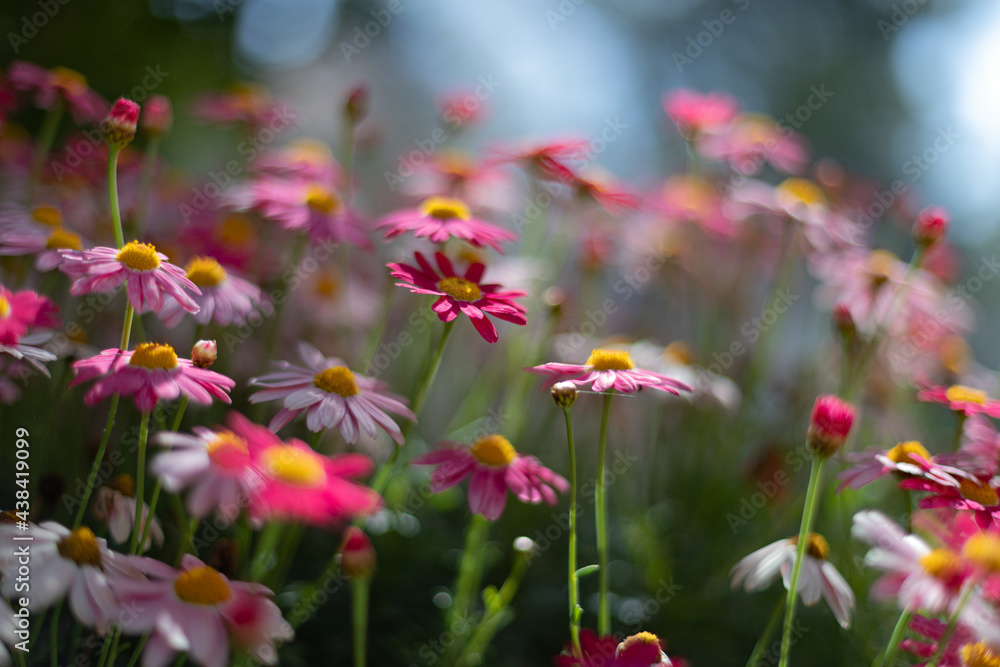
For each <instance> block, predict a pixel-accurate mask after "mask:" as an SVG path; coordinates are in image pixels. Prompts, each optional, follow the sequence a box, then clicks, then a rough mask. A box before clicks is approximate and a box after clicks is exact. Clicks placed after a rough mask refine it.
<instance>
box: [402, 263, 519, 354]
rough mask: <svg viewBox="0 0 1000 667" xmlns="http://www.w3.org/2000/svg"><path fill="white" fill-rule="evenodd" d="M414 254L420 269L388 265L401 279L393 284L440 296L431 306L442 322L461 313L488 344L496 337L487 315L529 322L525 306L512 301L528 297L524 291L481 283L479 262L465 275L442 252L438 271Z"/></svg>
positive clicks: (494, 329)
mask: <svg viewBox="0 0 1000 667" xmlns="http://www.w3.org/2000/svg"><path fill="white" fill-rule="evenodd" d="M413 256H414V258H415V259H416V260H417V264H418V265H419V268H418V267H416V266H411V265H409V264H388V265H387V266H388V267H389V269H390V270H391V271H392V277H393V278H399V279H400V280H402V281H403V282H399V283H396V285H397V286H398V287H408V288H409V289H410V291H411V292H414V293H415V294H430V295H432V296H438V297H440V298H439V299H438V300H437V301H435V302H434V305H433V306H431V309H432V310H433V311H434V312H435V313H437V316H438V318H439V319H440V320H441V321H442V322H451V321H452V320H454V319H455V318H456V317H458V314H459V313H463V314H464V315H466V316H468V318H469V319H470V320H471V321H472V326H474V327H475V328H476V331H478V332H479V335H480V336H482V337H483V339H484V340H485V341H486V342H487V343H495V342H497V340H498V339H499V336H498V335H497V330H496V327H495V326H493V322H492V321H490V318H488V317H487V314H489V315H493V316H494V317H497V318H499V319H501V320H504V321H505V322H513V323H514V324H518V325H521V326H524V325H525V324H527V323H528V320H527V318H526V317H525V313H526V312H527V309H526V308H525V307H524V306H522V305H521V304H519V303H516V302H515V301H514V299H519V298H521V297H523V296H527V293H525V292H518V291H500V285H497V284H494V283H481V282H480V281H481V280H482V278H483V273H484V272H485V271H486V267H485V266H483V264H481V263H480V262H474V263H472V264H471V265H470V266H469V268H468V269H466V271H465V276H459V275H458V274H457V273H456V272H455V269H454V267H453V266H452V263H451V260H450V259H448V258H447V257H445V255H444V253H440V252H436V253H434V259H435V260H436V262H437V270H435V269H434V267H433V266H431V263H430V262H428V261H427V259H426V258H424V256H423V255H422V254H421V253H419V252H417V253H414V255H413Z"/></svg>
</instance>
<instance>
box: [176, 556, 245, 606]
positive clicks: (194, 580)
mask: <svg viewBox="0 0 1000 667" xmlns="http://www.w3.org/2000/svg"><path fill="white" fill-rule="evenodd" d="M174 593H176V594H177V597H179V598H180V599H181V600H183V601H184V602H188V603H190V604H201V605H206V606H214V605H218V604H222V603H223V602H225V601H226V600H228V599H229V598H230V597H232V595H233V592H232V590H231V589H230V588H229V584H228V583H227V582H226V578H225V577H223V576H222V575H221V574H219V572H218V571H217V570H216V569H214V568H211V567H209V566H208V565H201V566H199V567H193V568H191V569H190V570H186V571H184V572H181V574H180V576H179V577H177V579H176V580H175V581H174Z"/></svg>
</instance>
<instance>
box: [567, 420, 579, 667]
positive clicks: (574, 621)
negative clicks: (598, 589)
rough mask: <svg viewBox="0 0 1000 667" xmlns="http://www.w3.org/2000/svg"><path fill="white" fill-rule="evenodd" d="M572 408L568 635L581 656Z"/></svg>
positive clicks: (569, 438) (574, 648) (575, 651)
mask: <svg viewBox="0 0 1000 667" xmlns="http://www.w3.org/2000/svg"><path fill="white" fill-rule="evenodd" d="M572 412H573V408H572V406H567V407H564V408H563V414H564V415H565V416H566V440H567V442H568V443H569V634H570V638H571V639H572V640H573V654H574V655H575V656H577V657H581V656H582V655H583V652H582V650H581V649H580V611H579V607H580V582H579V580H578V579H577V578H576V446H575V445H574V442H573V416H572Z"/></svg>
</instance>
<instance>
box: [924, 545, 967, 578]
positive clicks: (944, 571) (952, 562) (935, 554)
mask: <svg viewBox="0 0 1000 667" xmlns="http://www.w3.org/2000/svg"><path fill="white" fill-rule="evenodd" d="M920 565H921V566H923V568H924V571H925V572H927V574H929V575H931V576H932V577H937V578H938V579H950V578H951V577H953V576H955V575H956V574H958V573H959V572H961V571H962V562H961V560H959V557H958V554H957V553H955V552H954V551H952V550H951V549H935V550H934V551H932V552H930V553H929V554H927V555H926V556H924V557H922V558H921V559H920Z"/></svg>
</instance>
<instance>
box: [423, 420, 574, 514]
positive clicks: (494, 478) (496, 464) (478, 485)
mask: <svg viewBox="0 0 1000 667" xmlns="http://www.w3.org/2000/svg"><path fill="white" fill-rule="evenodd" d="M445 444H449V445H450V446H448V447H446V448H444V449H439V450H436V451H433V452H429V453H427V454H424V455H423V456H419V457H417V458H416V459H414V460H413V463H414V464H416V465H436V466H438V467H437V469H436V470H435V471H434V473H433V475H431V491H433V492H434V493H437V492H439V491H444V490H445V489H449V488H451V487H453V486H455V485H456V484H458V483H459V482H461V481H462V480H463V479H465V478H466V477H468V476H469V475H472V479H471V481H470V482H469V511H471V512H472V513H473V514H482V515H483V516H484V517H486V518H487V519H489V520H490V521H496V520H497V519H499V518H500V515H501V514H503V508H504V506H505V505H506V503H507V490H508V489H509V490H510V492H511V493H513V494H514V495H515V496H517V498H518V499H519V500H521V501H522V502H525V503H531V504H533V505H537V504H538V503H540V502H542V501H543V500H544V501H545V502H546V503H548V504H549V505H555V504H556V491H559V492H561V493H565V492H566V490H567V489H569V483H568V482H567V481H566V480H565V479H564V478H563V477H562V476H560V475H558V474H556V473H555V472H553V471H552V470H549V469H548V468H546V467H545V466H543V465H542V463H541V461H539V460H538V459H536V458H535V457H534V456H524V455H522V454H518V453H517V451H516V450H515V449H514V446H513V445H511V444H510V441H508V440H507V438H505V437H503V436H502V435H497V434H491V435H487V436H484V437H482V438H479V439H478V440H476V441H475V442H474V443H472V444H471V445H462V444H458V443H445Z"/></svg>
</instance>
